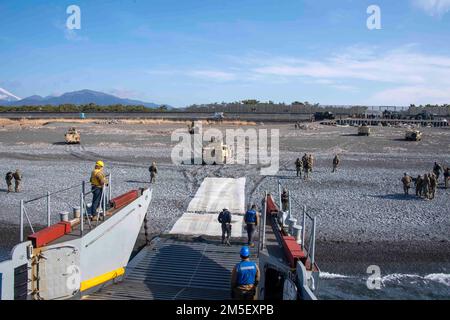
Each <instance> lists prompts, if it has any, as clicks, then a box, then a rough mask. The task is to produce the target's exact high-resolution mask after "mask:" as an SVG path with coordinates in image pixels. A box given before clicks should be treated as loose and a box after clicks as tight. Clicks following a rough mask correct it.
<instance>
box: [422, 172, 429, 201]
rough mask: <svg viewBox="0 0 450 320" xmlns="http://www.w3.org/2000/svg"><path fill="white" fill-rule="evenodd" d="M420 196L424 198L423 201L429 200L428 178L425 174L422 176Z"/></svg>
mask: <svg viewBox="0 0 450 320" xmlns="http://www.w3.org/2000/svg"><path fill="white" fill-rule="evenodd" d="M422 196H423V197H425V199H430V177H429V175H428V173H425V175H424V176H423V182H422Z"/></svg>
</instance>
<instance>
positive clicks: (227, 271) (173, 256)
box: [84, 239, 256, 300]
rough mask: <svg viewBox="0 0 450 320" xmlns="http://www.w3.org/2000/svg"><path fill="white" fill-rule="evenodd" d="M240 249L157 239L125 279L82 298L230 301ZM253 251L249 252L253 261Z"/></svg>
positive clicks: (132, 265)
mask: <svg viewBox="0 0 450 320" xmlns="http://www.w3.org/2000/svg"><path fill="white" fill-rule="evenodd" d="M240 248H241V247H240V246H238V245H235V246H232V247H226V246H222V245H218V244H212V243H204V242H188V241H175V240H171V239H160V240H159V241H158V242H157V243H155V244H154V245H152V246H150V247H147V248H144V249H143V250H142V251H141V252H140V253H139V254H138V255H137V256H136V257H135V258H134V259H133V260H132V261H131V262H130V265H129V267H127V273H126V276H125V279H124V280H123V281H122V282H120V283H118V284H113V285H110V286H109V287H106V288H103V289H101V290H100V291H99V292H97V293H95V294H92V295H90V296H87V297H85V298H84V299H89V300H154V299H156V300H174V299H183V300H225V299H230V279H231V271H232V269H233V267H234V265H235V264H236V263H238V262H239V261H240V258H239V250H240ZM255 255H256V249H253V250H252V259H253V260H254V259H255Z"/></svg>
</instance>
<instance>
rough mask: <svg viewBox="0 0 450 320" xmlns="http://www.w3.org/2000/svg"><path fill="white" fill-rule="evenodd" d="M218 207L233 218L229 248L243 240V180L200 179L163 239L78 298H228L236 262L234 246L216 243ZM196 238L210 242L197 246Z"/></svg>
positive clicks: (237, 257)
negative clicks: (119, 276)
mask: <svg viewBox="0 0 450 320" xmlns="http://www.w3.org/2000/svg"><path fill="white" fill-rule="evenodd" d="M223 208H228V209H229V210H230V211H231V212H232V213H233V221H232V225H233V227H232V238H233V240H232V243H235V244H236V243H237V242H239V241H240V240H241V238H242V236H243V225H242V224H243V213H244V212H245V211H244V210H245V178H239V179H229V178H206V179H205V180H204V181H203V182H202V184H201V186H200V188H199V189H198V191H197V193H196V194H195V196H194V198H193V200H192V201H191V203H190V204H189V206H188V210H187V212H186V213H185V214H183V215H182V217H181V218H180V219H179V220H178V221H177V222H176V223H175V225H174V226H173V228H172V230H170V232H169V234H168V235H166V236H167V237H168V238H166V237H162V238H158V239H155V240H154V241H153V242H152V243H151V245H150V246H147V247H145V248H144V249H142V250H141V252H139V254H138V255H137V256H136V257H135V258H134V259H133V260H132V261H131V262H130V263H129V265H128V267H127V270H126V274H125V277H124V279H123V281H122V282H120V283H117V284H113V285H111V286H109V287H105V288H103V289H102V290H100V291H99V292H97V293H95V294H92V295H90V296H87V297H85V298H84V299H88V300H173V299H177V300H180V299H181V300H224V299H230V280H231V271H232V269H233V267H234V265H235V264H236V263H237V262H239V250H240V245H234V246H231V247H227V246H223V245H221V244H220V240H218V239H219V237H220V236H221V235H222V231H221V226H220V224H219V223H218V221H217V215H218V213H219V212H220V211H221V210H222V209H223ZM196 236H200V237H202V236H206V237H209V238H210V239H209V240H206V239H204V238H202V240H200V241H199V240H198V239H195V238H193V237H196ZM182 237H184V238H185V239H187V238H191V240H180V238H182ZM255 248H257V246H256V247H255ZM256 254H257V249H252V250H251V258H252V259H253V260H256Z"/></svg>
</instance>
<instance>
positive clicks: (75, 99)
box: [0, 88, 159, 108]
mask: <svg viewBox="0 0 450 320" xmlns="http://www.w3.org/2000/svg"><path fill="white" fill-rule="evenodd" d="M0 89H1V88H0ZM4 91H5V94H4V95H5V97H6V93H7V91H6V90H4ZM8 94H9V95H8V97H10V98H11V99H12V100H3V102H4V103H3V104H4V105H6V106H38V105H61V104H75V105H82V104H89V103H94V104H97V105H99V106H106V105H115V104H121V105H143V106H145V107H147V108H157V107H159V105H158V104H155V103H151V102H143V101H139V100H131V99H122V98H119V97H116V96H113V95H111V94H106V93H103V92H98V91H92V90H80V91H74V92H68V93H64V94H62V95H60V96H48V97H41V96H38V95H34V96H31V97H27V98H25V99H20V98H18V97H16V96H14V95H12V94H10V93H8ZM1 95H2V91H0V96H1ZM14 98H15V99H14ZM0 99H1V98H0ZM1 102H2V100H0V105H1V104H2V103H1Z"/></svg>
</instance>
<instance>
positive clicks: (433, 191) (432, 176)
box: [429, 173, 438, 200]
mask: <svg viewBox="0 0 450 320" xmlns="http://www.w3.org/2000/svg"><path fill="white" fill-rule="evenodd" d="M437 184H438V180H437V178H436V175H435V174H434V173H431V174H430V195H429V198H430V200H432V199H434V197H435V196H436V188H437Z"/></svg>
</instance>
